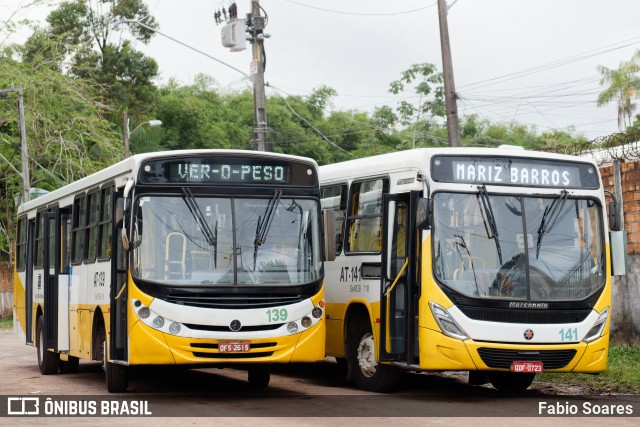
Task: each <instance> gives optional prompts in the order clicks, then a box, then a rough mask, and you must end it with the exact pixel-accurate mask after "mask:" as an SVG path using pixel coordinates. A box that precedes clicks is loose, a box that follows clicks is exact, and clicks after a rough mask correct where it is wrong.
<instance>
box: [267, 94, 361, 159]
mask: <svg viewBox="0 0 640 427" xmlns="http://www.w3.org/2000/svg"><path fill="white" fill-rule="evenodd" d="M266 86H268V87H270V88H272V89H273V90H275V91H276V92H278V93H280V90H278V89H277V88H276V87H274V86H271V85H269V84H267V85H266ZM283 93H285V94H286V92H283ZM280 99H282V100H283V101H284V103H285V104H287V107H288V108H289V110H291V112H292V113H293V114H295V115H296V117H298V118H299V119H301V120H302V121H304V122H305V123H306V124H308V125H309V126H310V127H311V129H313V130H314V131H316V132H317V133H318V135H320V136H321V137H322V138H323V139H324V140H325V141H327V142H328V143H329V144H331V145H333V146H334V147H335V148H337V149H338V150H340V151H342V152H344V153H346V154H348V155H350V156H351V157H354V158H355V157H356V156H354V155H353V154H351V153H350V152H348V151H347V150H345V149H344V148H342V147H340V146H339V145H338V144H336V143H335V142H333V141H331V140H330V139H329V138H327V137H326V135H325V134H323V133H322V132H320V131H319V130H318V128H316V127H315V126H314V125H312V124H311V123H310V122H309V121H308V120H307V119H305V118H304V117H302V116H301V115H300V114H299V113H298V112H297V111H296V110H294V109H293V107H292V106H291V105H290V104H289V102H288V101H287V99H286V98H285V97H283V96H280Z"/></svg>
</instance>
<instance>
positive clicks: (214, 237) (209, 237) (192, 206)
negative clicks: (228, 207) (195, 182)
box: [182, 187, 218, 258]
mask: <svg viewBox="0 0 640 427" xmlns="http://www.w3.org/2000/svg"><path fill="white" fill-rule="evenodd" d="M182 194H184V197H183V198H184V202H185V203H186V204H187V207H188V208H189V211H191V215H193V219H195V220H196V223H197V224H198V226H199V227H200V230H201V231H202V234H204V238H205V240H206V241H207V243H209V246H213V248H214V249H216V248H217V245H218V223H217V222H216V232H215V234H214V233H213V232H212V231H211V228H210V227H209V224H208V223H207V219H206V218H205V217H204V215H203V214H202V211H201V210H200V207H199V206H198V203H197V202H196V199H195V197H193V193H192V192H191V189H190V188H187V187H182ZM216 258H217V257H216Z"/></svg>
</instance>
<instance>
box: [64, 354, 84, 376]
mask: <svg viewBox="0 0 640 427" xmlns="http://www.w3.org/2000/svg"><path fill="white" fill-rule="evenodd" d="M79 364H80V359H78V358H77V357H74V356H69V360H61V361H60V373H61V374H73V373H74V372H78V365H79Z"/></svg>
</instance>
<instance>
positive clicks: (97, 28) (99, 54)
mask: <svg viewBox="0 0 640 427" xmlns="http://www.w3.org/2000/svg"><path fill="white" fill-rule="evenodd" d="M127 20H137V21H139V22H142V23H144V24H145V25H148V26H149V27H151V28H156V27H157V23H156V21H155V19H154V18H153V17H152V16H150V14H149V9H148V7H147V6H146V4H145V3H144V2H143V1H142V0H77V1H65V2H62V3H61V4H60V5H59V6H58V7H57V9H55V10H53V11H52V12H51V13H50V14H49V15H48V16H47V19H46V21H47V24H48V26H47V27H46V28H41V29H37V30H36V31H35V32H34V33H33V35H32V36H31V37H30V38H29V40H28V41H27V42H26V43H25V46H24V51H23V59H24V60H25V61H28V62H33V60H34V58H41V59H42V58H46V59H48V60H49V61H48V62H49V64H50V65H51V66H52V67H54V68H56V69H59V70H62V71H64V72H65V73H67V74H69V75H72V76H75V77H80V78H84V79H91V80H93V81H94V82H95V84H98V85H99V86H100V87H101V89H102V95H103V97H104V100H105V102H107V103H109V104H111V105H112V106H113V107H114V113H113V114H112V116H111V118H112V120H113V121H114V122H119V121H120V120H121V117H122V111H125V110H129V111H130V113H131V114H130V115H135V114H139V115H143V114H144V113H145V112H147V111H148V109H149V105H150V104H151V103H152V102H153V100H154V97H155V90H156V87H155V85H154V84H153V79H154V78H155V77H156V76H157V75H158V65H157V63H156V61H155V60H154V59H152V58H149V57H146V56H145V55H143V54H142V53H141V52H139V51H137V50H135V49H134V48H133V47H132V44H131V41H130V40H127V39H122V38H118V42H117V43H114V42H113V41H112V39H113V38H112V37H110V36H111V33H112V24H113V23H114V22H115V21H121V22H122V24H121V25H122V26H123V27H124V28H125V29H126V30H127V31H128V32H129V34H131V36H132V37H133V39H134V40H137V41H139V42H142V43H148V42H149V41H150V40H151V37H152V36H153V31H151V30H148V29H146V28H144V27H142V26H140V25H137V24H135V23H131V22H127Z"/></svg>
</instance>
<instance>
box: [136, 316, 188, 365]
mask: <svg viewBox="0 0 640 427" xmlns="http://www.w3.org/2000/svg"><path fill="white" fill-rule="evenodd" d="M174 363H176V361H175V360H174V358H173V355H172V354H171V350H170V349H169V346H168V345H167V341H166V340H165V334H163V333H162V332H160V331H156V330H155V329H152V328H149V327H148V326H147V325H145V324H144V323H142V322H136V323H135V324H134V325H133V327H132V328H131V330H130V331H129V364H130V365H173V364H174Z"/></svg>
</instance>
